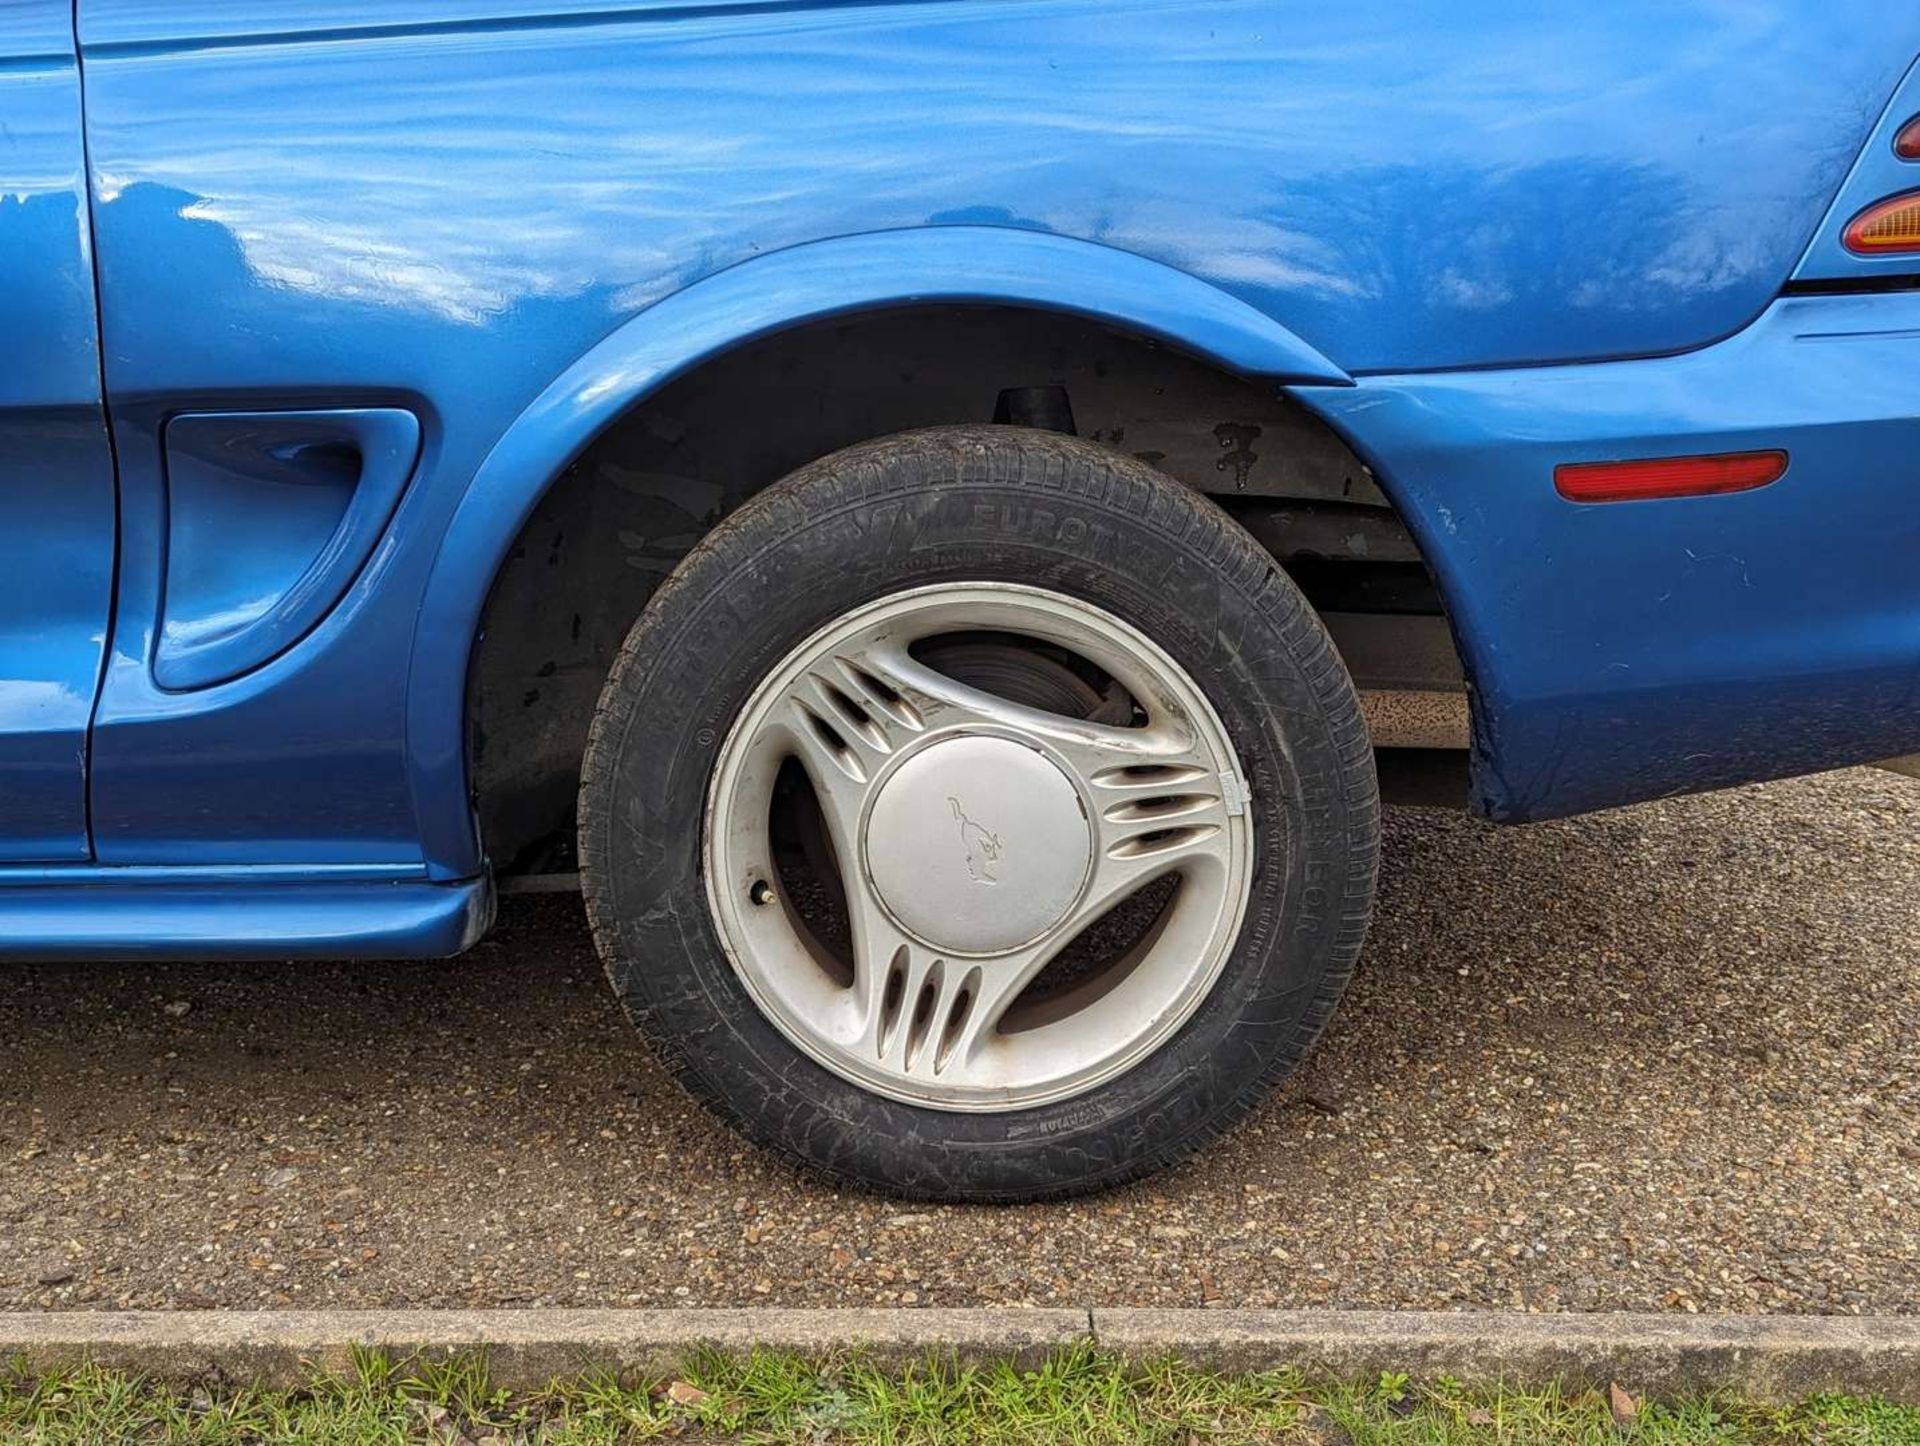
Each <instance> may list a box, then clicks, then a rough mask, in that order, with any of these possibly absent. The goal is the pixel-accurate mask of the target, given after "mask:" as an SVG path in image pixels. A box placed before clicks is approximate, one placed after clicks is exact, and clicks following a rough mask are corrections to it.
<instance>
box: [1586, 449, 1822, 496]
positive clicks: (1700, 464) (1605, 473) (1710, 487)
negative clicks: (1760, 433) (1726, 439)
mask: <svg viewBox="0 0 1920 1446" xmlns="http://www.w3.org/2000/svg"><path fill="white" fill-rule="evenodd" d="M1786 470H1787V454H1786V453H1785V452H1721V453H1717V454H1716V455H1714V456H1710V457H1648V458H1645V459H1644V460H1640V461H1633V462H1563V463H1562V464H1561V465H1560V466H1558V467H1555V468H1554V469H1553V485H1554V488H1555V490H1557V491H1558V492H1559V493H1560V495H1561V496H1562V497H1565V498H1566V499H1567V500H1568V501H1570V502H1634V501H1640V500H1643V499H1645V498H1649V497H1704V496H1707V495H1708V494H1710V493H1714V492H1745V491H1747V490H1748V489H1749V488H1752V487H1764V486H1766V485H1767V484H1768V483H1769V482H1773V481H1777V480H1778V479H1779V477H1780V474H1781V473H1783V472H1785V471H1786Z"/></svg>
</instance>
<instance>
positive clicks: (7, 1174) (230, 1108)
mask: <svg viewBox="0 0 1920 1446" xmlns="http://www.w3.org/2000/svg"><path fill="white" fill-rule="evenodd" d="M1916 821H1920V784H1916V783H1913V782H1910V781H1908V780H1904V779H1901V778H1898V777H1895V776H1893V775H1891V774H1884V773H1875V772H1866V771H1862V772H1854V773H1847V774H1837V775H1830V776H1827V777H1824V778H1818V779H1807V780H1799V781H1795V782H1790V783H1783V784H1773V785H1768V786H1766V787H1760V788H1751V789H1745V790H1742V791H1739V792H1736V793H1730V794H1722V795H1716V796H1711V797H1706V798H1697V799H1686V800H1677V801H1673V802H1668V803H1663V804H1659V805H1654V806H1649V807H1645V808H1639V809H1632V810H1623V811H1620V812H1616V813H1611V814H1605V815H1600V816H1596V817H1593V818H1588V819H1582V820H1575V821H1571V822H1566V823H1558V824H1549V825H1541V826H1538V827H1534V828H1529V829H1518V830H1512V829H1495V828H1493V827H1490V826H1487V825H1484V824H1480V823H1476V822H1474V821H1472V820H1469V819H1466V818H1464V817H1459V816H1454V815H1449V814H1443V813H1433V812H1425V811H1411V810H1409V811H1400V812H1396V813H1391V814H1390V815H1389V819H1388V831H1387V842H1386V868H1385V881H1384V885H1383V894H1382V897H1381V901H1380V909H1379V914H1378V916H1377V922H1376V924H1375V927H1374V934H1373V938H1372V942H1371V944H1370V946H1369V949H1368V952H1367V955H1366V957H1365V959H1364V960H1363V962H1362V965H1361V970H1360V975H1359V977H1358V979H1357V981H1356V983H1355V985H1354V988H1353V991H1352V993H1351V994H1350V995H1349V996H1348V1000H1347V1003H1346V1006H1345V1008H1344V1009H1343V1011H1342V1012H1341V1013H1340V1015H1339V1016H1338V1017H1337V1018H1336V1020H1335V1022H1334V1025H1333V1028H1332V1029H1331V1031H1330V1032H1329V1034H1328V1037H1327V1039H1326V1040H1325V1042H1324V1043H1323V1045H1322V1047H1321V1049H1320V1051H1319V1053H1318V1054H1317V1055H1316V1056H1315V1058H1314V1060H1313V1061H1312V1062H1311V1063H1310V1064H1309V1065H1308V1066H1307V1068H1306V1069H1305V1070H1304V1071H1303V1072H1302V1074H1301V1075H1300V1076H1298V1077H1297V1078H1296V1079H1295V1080H1294V1081H1293V1082H1292V1083H1291V1084H1290V1085H1288V1086H1287V1087H1286V1088H1285V1089H1283V1090H1282V1091H1281V1093H1280V1094H1279V1095H1278V1096H1277V1097H1276V1098H1275V1099H1274V1101H1273V1102H1272V1104H1271V1105H1270V1106H1269V1107H1268V1108H1266V1109H1265V1110H1263V1111H1262V1112H1260V1113H1259V1114H1258V1115H1257V1116H1256V1117H1255V1118H1254V1119H1253V1120H1252V1122H1251V1123H1250V1124H1248V1125H1247V1126H1246V1127H1244V1128H1242V1129H1241V1130H1240V1131H1239V1132H1238V1133H1237V1134H1236V1135H1234V1136H1233V1137H1232V1138H1230V1139H1229V1140H1227V1141H1225V1142H1224V1143H1223V1144H1221V1145H1219V1146H1217V1147H1216V1148H1214V1149H1212V1150H1211V1151H1209V1152H1208V1153H1206V1154H1205V1155H1204V1156H1203V1157H1202V1158H1201V1159H1199V1160H1198V1161H1196V1162H1195V1163H1193V1164H1191V1165H1189V1166H1187V1167H1186V1168H1184V1169H1181V1170H1179V1171H1176V1172H1174V1173H1172V1174H1170V1175H1167V1176H1164V1177H1162V1178H1160V1179H1158V1180H1155V1181H1152V1182H1150V1183H1148V1184H1145V1185H1141V1186H1136V1187H1133V1188H1131V1189H1128V1190H1125V1191H1122V1192H1119V1193H1116V1194H1113V1195H1109V1196H1106V1197H1102V1198H1097V1199H1093V1200H1088V1201H1082V1202H1078V1203H1075V1204H1069V1205H1054V1206H1045V1207H1034V1208H1023V1209H987V1208H966V1209H936V1208H927V1207H905V1206H901V1205H897V1204H894V1203H891V1202H888V1201H885V1200H879V1199H874V1198H869V1197H864V1196H859V1195H850V1194H846V1193H841V1192H835V1191H832V1190H829V1189H826V1188H824V1187H821V1186H819V1185H817V1184H814V1183H812V1182H810V1181H807V1180H804V1179H801V1178H799V1177H797V1176H796V1175H795V1174H794V1173H793V1172H791V1171H789V1170H788V1169H786V1168H784V1167H783V1166H780V1165H778V1164H775V1163H772V1162H770V1161H769V1160H768V1159H766V1158H765V1157H763V1156H761V1155H760V1154H758V1153H757V1152H755V1151H753V1150H751V1149H749V1148H747V1147H745V1146H743V1145H742V1144H740V1143H739V1142H738V1141H737V1140H736V1139H734V1138H733V1137H732V1136H730V1135H729V1134H727V1133H726V1132H725V1131H724V1130H722V1129H719V1128H718V1127H716V1126H714V1125H713V1124H712V1123H710V1122H709V1120H708V1119H707V1118H706V1117H705V1116H704V1115H703V1114H701V1113H700V1112H699V1111H698V1110H697V1109H696V1108H694V1107H692V1106H691V1105H689V1104H688V1103H687V1102H685V1101H684V1100H683V1099H682V1098H681V1097H680V1096H679V1094H678V1093H677V1092H676V1090H675V1089H674V1088H673V1086H672V1085H670V1084H669V1083H668V1081H667V1080H666V1079H665V1078H664V1077H663V1076H662V1075H661V1074H660V1072H659V1071H658V1070H656V1069H655V1068H654V1067H653V1066H652V1065H651V1064H650V1063H649V1062H648V1061H647V1060H646V1059H645V1058H644V1057H643V1056H642V1055H641V1054H640V1053H639V1052H638V1050H637V1049H636V1048H635V1047H634V1046H633V1045H632V1044H631V1043H630V1042H629V1040H628V1038H627V1035H626V1032H625V1027H624V1025H623V1023H622V1021H621V1019H620V1017H619V1015H618V1012H617V1010H616V1009H615V1007H614V1005H613V1003H612V1001H611V999H610V998H609V997H608V995H607V993H606V990H605V986H604V984H603V982H602V980H601V976H600V973H599V968H598V965H597V963H596V962H595V960H594V957H593V954H592V950H591V946H590V944H589V942H588V939H587V935H586V931H585V928H584V926H583V924H582V922H581V918H580V913H579V908H578V904H577V902H576V901H575V900H573V899H570V898H532V899H515V900H508V901H507V907H506V909H505V911H504V916H503V921H502V926H501V928H500V929H499V931H498V932H497V934H496V936H495V938H494V939H493V940H492V941H491V942H489V943H487V944H485V945H483V946H482V947H481V948H480V949H479V950H478V951H477V952H475V953H473V954H471V955H469V956H467V957H466V958H465V959H461V960H455V961H452V962H450V963H446V964H432V965H393V964H386V965H381V964H326V965H299V964H279V965H242V966H219V967H216V966H201V965H181V966H164V967H156V966H129V965H105V964H100V965H77V966H58V967H48V966H38V967H28V966H8V967H5V968H4V969H0V1040H4V1042H5V1053H4V1056H0V1058H4V1061H5V1066H6V1078H5V1083H4V1085H0V1307H11V1308H16V1309H24V1308H84V1307H96V1308H105V1307H156V1306H172V1307H195V1306H197V1307H210V1306H274V1305H301V1306H310V1307H318V1306H446V1305H462V1306H466V1305H473V1306H479V1305H619V1304H634V1305H643V1304H644V1305H663V1304H682V1305H707V1306H719V1305H742V1304H753V1303H756V1302H767V1303H775V1304H784V1305H830V1304H863V1305H864V1304H903V1303H904V1304H916V1303H925V1304H938V1305H980V1304H993V1303H1001V1302H1004V1303H1034V1304H1059V1303H1071V1304H1077V1305H1201V1304H1209V1303H1221V1304H1227V1305H1255V1306H1258V1305H1332V1306H1397V1307H1441V1308H1445V1307H1461V1306H1494V1307H1523V1308H1530V1309H1532V1308H1537V1309H1575V1310H1599V1309H1635V1310H1640V1309H1668V1310H1686V1311H1693V1310H1700V1311H1770V1310H1788V1311H1824V1312H1834V1311H1841V1312H1853V1311H1878V1312H1900V1313H1914V1312H1920V928H1917V927H1916V925H1920V895H1917V894H1916V891H1915V888H1914V882H1915V880H1916V878H1920V830H1917V829H1916V827H1915V825H1916Z"/></svg>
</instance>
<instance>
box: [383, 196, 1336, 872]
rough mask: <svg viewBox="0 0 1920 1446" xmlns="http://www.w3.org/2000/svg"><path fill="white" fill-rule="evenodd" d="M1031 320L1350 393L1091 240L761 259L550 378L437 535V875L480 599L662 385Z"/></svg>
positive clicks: (916, 244) (426, 745) (448, 842)
mask: <svg viewBox="0 0 1920 1446" xmlns="http://www.w3.org/2000/svg"><path fill="white" fill-rule="evenodd" d="M943 302H957V303H967V304H982V305H1009V306H1020V307H1031V308H1038V309H1042V310H1047V311H1053V312H1059V313H1064V314H1067V315H1072V316H1078V317H1082V318H1085V319H1089V320H1093V321H1097V322H1102V323H1108V324H1112V325H1114V326H1117V327H1121V328H1125V329H1127V330H1130V331H1133V332H1137V333H1139V334H1141V335H1143V336H1145V337H1148V338H1152V339H1154V340H1157V341H1161V342H1164V343H1167V344H1169V345H1171V346H1173V347H1175V348H1178V349H1180V350H1182V351H1185V352H1188V353H1191V354H1193V355H1195V356H1197V357H1199V358H1201V359H1204V360H1206V361H1209V362H1211V363H1213V364H1214V365H1216V366H1218V367H1220V368H1222V369H1224V370H1227V371H1230V372H1233V373H1236V374H1240V375H1244V376H1255V377H1264V378H1271V379H1273V380H1275V381H1288V382H1304V383H1315V384H1319V385H1333V386H1344V385H1349V384H1351V378H1350V377H1348V376H1347V374H1346V373H1345V372H1344V371H1342V370H1341V369H1340V368H1339V367H1338V366H1336V365H1335V364H1334V363H1332V362H1331V361H1329V360H1328V359H1327V358H1326V357H1324V356H1322V355H1321V354H1320V353H1319V352H1317V351H1316V350H1314V349H1313V348H1312V347H1311V346H1309V345H1308V344H1307V343H1306V342H1304V341H1303V340H1301V339H1300V338H1299V337H1298V336H1296V335H1295V334H1294V333H1292V332H1291V331H1289V330H1287V329H1286V328H1285V327H1283V326H1282V325H1280V324H1279V323H1278V322H1276V321H1275V320H1273V319H1272V318H1271V317H1269V316H1267V315H1266V314H1265V313H1264V312H1261V311H1259V310H1257V309H1256V308H1254V307H1252V306H1250V305H1248V304H1247V303H1245V302H1243V301H1240V300H1238V299H1237V298H1234V297H1232V296H1230V295H1228V294H1227V293H1225V292H1223V291H1221V290H1220V289H1219V288H1217V287H1215V286H1213V285H1211V284H1210V283H1207V282H1204V281H1201V280H1200V279H1198V278H1197V277H1194V276H1192V275H1189V274H1188V273H1186V272H1183V271H1180V270H1178V269H1176V268H1174V267H1170V266H1167V265H1165V264H1163V263H1160V262H1157V261H1152V260H1148V259H1147V258H1145V257H1141V256H1137V255H1134V254H1133V253H1130V252H1125V251H1120V250H1116V249H1114V248H1112V247H1108V246H1102V245H1099V244H1097V243H1094V242H1089V241H1080V240H1074V239H1071V238H1067V237H1061V236H1054V235H1050V234H1047V233H1042V232H1029V231H1020V230H1013V229H1007V228H999V227H987V226H949V227H930V228H922V229H916V230H908V231H889V232H877V233H866V234H859V235H851V236H845V237H839V238H835V239H831V240H825V241H818V242H811V243H808V244H806V245H802V246H795V247H791V248H788V249H785V250H782V251H776V252H772V253H769V254H768V255H766V256H763V257H759V258H756V259H755V260H752V261H748V262H743V263H741V264H740V265H738V266H734V267H731V268H729V269H728V270H725V271H722V272H719V273H717V274H715V275H714V276H711V277H708V278H706V279H705V280H702V281H700V282H698V283H696V284H694V285H693V286H690V287H687V288H686V289H685V290H683V291H679V292H675V293H673V294H672V295H670V296H667V297H666V298H664V299H662V300H661V301H659V302H656V303H655V304H654V305H652V306H651V307H649V308H648V309H647V310H645V311H643V312H641V313H640V314H639V315H637V316H636V317H634V318H633V319H632V320H630V321H628V322H627V323H625V324H624V325H622V326H621V327H619V328H618V329H617V330H615V331H614V332H612V333H611V334H610V335H608V336H606V337H605V338H603V339H602V340H601V341H600V342H599V343H597V344H596V345H595V346H594V347H593V348H592V349H591V350H589V351H588V352H587V353H586V354H584V355H583V356H581V357H580V358H579V359H578V360H576V361H575V362H574V363H573V365H572V366H570V367H569V368H568V369H567V370H566V371H565V372H564V373H562V374H561V375H560V376H559V377H557V378H556V379H555V380H554V381H553V382H552V383H551V384H550V385H549V386H548V387H547V388H546V389H545V390H544V391H543V392H541V394H540V395H539V396H538V397H537V398H535V399H534V401H533V402H532V403H531V404H530V405H528V406H527V408H526V409H525V410H524V411H522V412H521V413H520V415H519V416H518V417H516V418H515V419H514V421H513V422H512V423H511V424H510V425H509V426H508V428H507V430H506V432H505V433H504V434H503V435H502V436H501V438H500V440H499V441H498V442H497V443H496V444H495V445H494V447H493V449H492V450H491V451H490V452H489V453H488V455H487V457H486V459H485V460H484V461H483V462H482V464H481V466H480V468H479V469H478V471H477V472H476V473H475V475H474V477H473V479H472V481H471V482H470V483H469V485H468V487H467V489H466V491H465V493H464V494H463V496H462V498H461V501H460V503H459V505H458V507H457V508H456V510H455V512H454V516H453V518H452V521H451V522H450V524H449V525H448V527H447V529H446V531H445V533H444V534H443V536H442V539H441V543H440V547H439V549H438V551H437V553H436V555H435V560H434V564H433V567H432V570H431V573H430V576H429V579H428V585H427V591H426V595H425V598H424V600H423V602H422V605H421V608H420V612H419V616H418V618H417V619H416V622H415V627H414V640H413V651H412V662H411V671H410V674H409V679H408V688H407V753H408V762H409V766H410V774H411V778H412V783H413V789H414V801H415V811H416V814H417V816H418V819H419V826H420V831H421V842H422V849H423V853H424V855H425V857H426V859H427V862H428V866H429V869H430V870H431V871H432V872H433V874H434V875H435V876H438V877H447V878H453V877H463V876H466V875H470V874H472V873H474V872H476V871H477V870H478V869H479V867H480V866H481V864H482V856H481V844H480V840H479V837H478V834H477V830H476V827H475V823H474V819H473V813H472V809H471V807H470V800H469V797H468V791H467V773H466V766H467V760H466V750H465V741H466V739H465V727H464V714H465V707H466V682H467V673H468V668H469V665H470V662H471V659H472V656H473V653H474V650H475V647H476V645H477V643H478V639H479V635H480V629H481V624H482V618H483V615H484V610H485V607H486V602H487V597H488V594H489V592H490V590H491V588H492V585H493V582H494V579H495V577H496V576H497V574H498V572H499V570H500V568H501V566H502V564H503V563H504V562H505V560H506V558H507V556H508V554H509V552H510V550H511V549H512V547H513V545H514V542H515V540H516V538H517V537H518V536H519V534H520V530H521V528H522V527H523V525H524V524H525V523H526V521H527V519H528V517H529V516H530V515H531V514H532V512H533V509H534V508H535V506H536V505H537V504H538V502H539V501H540V499H541V497H542V496H543V495H545V493H546V492H547V491H548V489H549V488H550V487H551V486H552V485H553V484H554V482H555V481H556V480H557V479H558V478H559V477H560V475H561V474H562V473H563V472H564V470H565V469H566V467H567V465H568V464H569V462H570V461H571V460H572V459H574V458H575V457H576V456H578V455H579V454H580V452H581V451H582V450H583V449H585V448H586V447H587V445H588V444H589V443H591V442H592V441H593V440H594V438H595V437H597V436H598V435H599V434H600V433H601V432H602V431H604V430H605V429H606V428H607V427H608V426H609V425H611V424H612V423H613V422H614V421H615V420H616V419H618V418H619V417H621V416H622V415H624V414H625V413H627V412H628V411H630V410H631V409H633V408H634V407H635V406H637V405H638V404H640V403H642V402H643V401H644V400H645V399H646V398H647V397H648V396H650V395H651V394H653V393H655V392H656V391H658V390H659V388H661V387H662V386H664V385H665V384H666V383H668V382H670V381H672V380H673V379H674V378H676V377H679V376H681V375H683V374H685V373H686V372H688V371H690V370H691V369H693V368H695V367H697V366H699V365H700V364H701V363H702V362H704V361H706V360H709V359H711V358H713V357H715V356H718V355H720V354H722V353H724V352H727V351H729V350H731V349H732V348H735V347H737V346H740V345H742V344H744V343H747V342H750V341H753V340H755V339H757V338H760V337H764V336H767V335H769V334H772V333H775V332H779V331H783V330H786V329H789V328H793V327H798V326H802V325H805V324H807V323H810V322H817V321H822V320H826V319H829V318H832V317H835V316H840V315H851V314H855V313H860V312H865V311H872V310H877V309H882V308H887V307H896V306H903V305H919V304H933V303H943Z"/></svg>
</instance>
